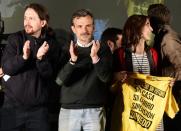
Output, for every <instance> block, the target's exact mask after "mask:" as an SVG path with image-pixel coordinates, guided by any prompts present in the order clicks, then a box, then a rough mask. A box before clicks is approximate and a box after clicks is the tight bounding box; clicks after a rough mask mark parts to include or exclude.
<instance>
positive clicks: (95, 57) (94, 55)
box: [90, 40, 100, 63]
mask: <svg viewBox="0 0 181 131" xmlns="http://www.w3.org/2000/svg"><path fill="white" fill-rule="evenodd" d="M99 49H100V43H99V41H98V40H97V41H96V42H95V41H93V45H92V48H91V53H90V56H91V58H92V62H93V63H96V62H97V61H98V59H99V57H98V55H97V53H98V51H99Z"/></svg>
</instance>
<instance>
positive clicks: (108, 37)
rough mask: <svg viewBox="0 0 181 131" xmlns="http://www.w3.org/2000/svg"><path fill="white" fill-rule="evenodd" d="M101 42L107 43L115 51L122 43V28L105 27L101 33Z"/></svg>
mask: <svg viewBox="0 0 181 131" xmlns="http://www.w3.org/2000/svg"><path fill="white" fill-rule="evenodd" d="M101 42H102V43H105V44H107V45H108V46H109V48H110V49H111V52H112V53H113V52H114V51H115V50H116V49H117V48H120V47H121V45H122V30H121V29H119V28H113V27H112V28H107V29H105V30H104V31H103V33H102V35H101Z"/></svg>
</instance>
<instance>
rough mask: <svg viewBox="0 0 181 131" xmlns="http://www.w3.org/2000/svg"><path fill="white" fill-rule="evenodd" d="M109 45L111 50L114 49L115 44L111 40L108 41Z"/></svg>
mask: <svg viewBox="0 0 181 131" xmlns="http://www.w3.org/2000/svg"><path fill="white" fill-rule="evenodd" d="M107 45H108V46H109V48H112V47H114V43H113V42H112V41H111V40H108V41H107Z"/></svg>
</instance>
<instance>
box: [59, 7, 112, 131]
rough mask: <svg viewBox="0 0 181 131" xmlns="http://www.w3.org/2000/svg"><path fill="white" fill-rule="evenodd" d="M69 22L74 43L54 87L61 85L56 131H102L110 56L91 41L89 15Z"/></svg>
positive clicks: (77, 13) (79, 14)
mask: <svg viewBox="0 0 181 131" xmlns="http://www.w3.org/2000/svg"><path fill="white" fill-rule="evenodd" d="M71 22H72V23H71V29H72V31H73V33H74V34H75V36H76V40H77V41H76V42H75V43H74V42H71V44H70V49H69V52H70V60H69V61H68V62H67V64H66V65H65V66H64V67H63V69H62V70H61V71H60V73H59V75H58V77H57V83H58V84H62V88H61V95H60V101H61V104H62V105H61V109H60V114H59V131H75V130H76V131H81V130H84V131H88V130H90V131H104V130H105V122H106V115H105V109H104V105H105V104H106V99H107V93H108V86H107V85H106V84H107V83H108V82H109V81H110V80H111V76H112V62H111V61H112V60H111V59H112V54H111V51H110V50H109V48H106V47H103V46H100V43H99V41H95V40H94V39H93V32H94V18H93V15H92V13H91V12H90V11H88V10H86V9H80V10H77V11H75V12H74V13H73V15H72V19H71Z"/></svg>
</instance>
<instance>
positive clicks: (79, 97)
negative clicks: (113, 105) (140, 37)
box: [59, 46, 112, 109]
mask: <svg viewBox="0 0 181 131" xmlns="http://www.w3.org/2000/svg"><path fill="white" fill-rule="evenodd" d="M90 51H91V46H90V47H78V48H77V53H78V60H77V62H76V64H75V65H71V64H70V63H69V62H68V63H67V64H66V65H65V66H64V68H63V69H62V70H61V72H60V74H59V79H60V80H61V81H62V82H63V86H62V88H61V96H60V101H61V103H62V107H63V108H70V109H75V108H78V109H80V108H94V107H102V106H103V105H104V104H105V102H106V97H107V91H108V86H107V85H106V84H107V82H108V81H110V79H111V76H112V57H111V52H110V50H109V49H108V48H107V49H105V48H104V49H103V48H101V49H100V52H99V54H98V55H99V57H100V60H99V61H98V63H96V64H92V59H91V57H90Z"/></svg>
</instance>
